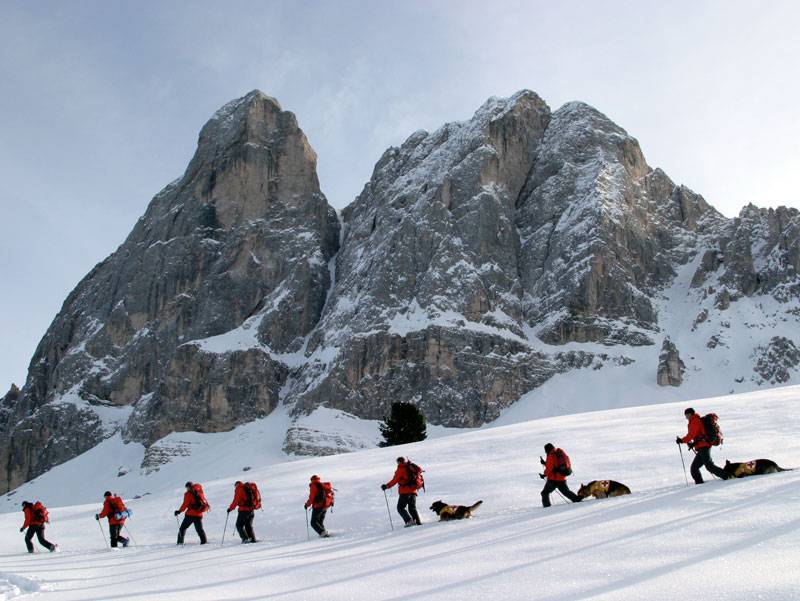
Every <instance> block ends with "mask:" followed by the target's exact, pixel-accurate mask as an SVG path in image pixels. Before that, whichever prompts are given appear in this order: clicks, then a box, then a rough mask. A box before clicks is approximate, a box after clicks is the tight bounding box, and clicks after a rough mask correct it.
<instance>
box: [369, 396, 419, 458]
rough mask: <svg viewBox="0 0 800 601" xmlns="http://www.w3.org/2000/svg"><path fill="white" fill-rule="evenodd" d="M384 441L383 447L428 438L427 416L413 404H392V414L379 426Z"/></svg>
mask: <svg viewBox="0 0 800 601" xmlns="http://www.w3.org/2000/svg"><path fill="white" fill-rule="evenodd" d="M379 428H380V431H381V435H382V436H383V438H384V440H383V441H382V442H381V443H380V446H382V447H392V446H394V445H396V444H405V443H407V442H418V441H420V440H425V439H426V438H427V437H428V433H427V431H426V430H427V427H426V425H425V416H424V415H422V412H421V411H420V410H419V409H417V406H416V405H412V404H411V403H401V402H399V401H398V402H396V403H392V412H391V415H389V417H388V418H385V419H384V421H383V423H381V424H380V426H379Z"/></svg>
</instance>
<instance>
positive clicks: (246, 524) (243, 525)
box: [236, 511, 256, 542]
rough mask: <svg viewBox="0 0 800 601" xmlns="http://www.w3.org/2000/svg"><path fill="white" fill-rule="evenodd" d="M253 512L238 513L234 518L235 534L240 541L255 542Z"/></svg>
mask: <svg viewBox="0 0 800 601" xmlns="http://www.w3.org/2000/svg"><path fill="white" fill-rule="evenodd" d="M255 517H256V515H255V511H240V512H239V515H237V516H236V532H238V533H239V537H240V538H241V539H242V541H251V542H256V533H255V532H253V518H255Z"/></svg>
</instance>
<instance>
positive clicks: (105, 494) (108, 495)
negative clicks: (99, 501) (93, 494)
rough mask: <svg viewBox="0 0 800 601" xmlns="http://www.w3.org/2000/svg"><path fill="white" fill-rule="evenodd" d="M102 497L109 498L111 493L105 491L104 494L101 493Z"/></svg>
mask: <svg viewBox="0 0 800 601" xmlns="http://www.w3.org/2000/svg"><path fill="white" fill-rule="evenodd" d="M103 496H104V497H110V496H111V491H110V490H107V491H106V492H104V493H103Z"/></svg>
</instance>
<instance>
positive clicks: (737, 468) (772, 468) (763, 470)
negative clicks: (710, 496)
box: [722, 459, 791, 478]
mask: <svg viewBox="0 0 800 601" xmlns="http://www.w3.org/2000/svg"><path fill="white" fill-rule="evenodd" d="M722 471H724V472H725V475H726V476H728V478H744V477H746V476H760V475H761V474H777V473H778V472H790V471H791V470H788V469H784V468H782V467H781V466H779V465H778V464H777V463H775V462H774V461H771V460H769V459H754V460H753V461H747V462H745V463H731V462H730V461H726V462H725V467H724V468H723V469H722Z"/></svg>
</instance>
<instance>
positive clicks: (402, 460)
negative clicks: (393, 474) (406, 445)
mask: <svg viewBox="0 0 800 601" xmlns="http://www.w3.org/2000/svg"><path fill="white" fill-rule="evenodd" d="M405 462H406V458H405V457H398V458H397V463H405Z"/></svg>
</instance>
